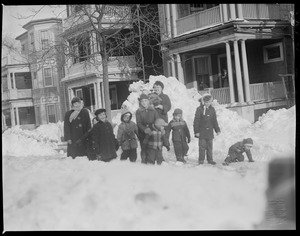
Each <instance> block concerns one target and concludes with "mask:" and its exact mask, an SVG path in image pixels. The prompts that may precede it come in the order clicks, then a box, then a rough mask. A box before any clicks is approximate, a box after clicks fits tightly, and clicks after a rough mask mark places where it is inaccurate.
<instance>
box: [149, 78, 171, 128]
mask: <svg viewBox="0 0 300 236" xmlns="http://www.w3.org/2000/svg"><path fill="white" fill-rule="evenodd" d="M153 90H154V93H156V94H157V95H158V96H159V98H160V99H161V102H160V104H157V105H155V106H154V108H155V110H156V111H157V113H158V115H159V117H160V118H162V119H164V121H165V122H167V123H168V112H169V111H170V110H171V100H170V98H169V96H168V95H167V94H164V93H163V90H164V84H163V82H161V81H159V80H157V81H156V82H155V83H154V84H153Z"/></svg>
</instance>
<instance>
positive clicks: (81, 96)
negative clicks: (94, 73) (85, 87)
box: [75, 89, 83, 98]
mask: <svg viewBox="0 0 300 236" xmlns="http://www.w3.org/2000/svg"><path fill="white" fill-rule="evenodd" d="M75 96H76V97H79V98H83V94H82V89H76V90H75Z"/></svg>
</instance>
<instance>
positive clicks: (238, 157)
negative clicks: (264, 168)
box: [223, 138, 254, 166]
mask: <svg viewBox="0 0 300 236" xmlns="http://www.w3.org/2000/svg"><path fill="white" fill-rule="evenodd" d="M252 147H253V140H252V139H251V138H247V139H244V140H243V141H241V142H237V143H235V144H233V145H232V146H231V147H230V148H229V151H228V154H227V157H226V159H225V160H224V162H223V165H226V166H228V165H229V163H231V162H240V161H244V155H243V153H244V152H245V153H246V155H247V157H248V159H249V162H254V160H253V159H252V154H251V151H250V149H251V148H252Z"/></svg>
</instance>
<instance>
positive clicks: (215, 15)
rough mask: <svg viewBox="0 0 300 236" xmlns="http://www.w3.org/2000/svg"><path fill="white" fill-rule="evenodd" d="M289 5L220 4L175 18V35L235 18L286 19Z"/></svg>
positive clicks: (287, 18)
mask: <svg viewBox="0 0 300 236" xmlns="http://www.w3.org/2000/svg"><path fill="white" fill-rule="evenodd" d="M230 5H231V6H230ZM238 5H239V6H238ZM291 5H293V4H220V5H218V6H215V7H212V8H209V9H206V10H203V11H199V12H196V13H193V14H191V15H187V16H184V17H181V18H179V19H177V20H176V27H177V35H181V34H184V33H187V32H189V31H194V30H199V29H200V30H201V29H204V28H206V27H211V26H214V25H218V24H222V23H225V22H227V21H231V20H235V19H239V20H241V19H245V20H284V21H288V20H289V14H290V13H289V12H290V10H291V9H293V7H292V6H291ZM232 11H234V13H231V12H232ZM234 15H235V17H233V16H234ZM226 17H227V18H226Z"/></svg>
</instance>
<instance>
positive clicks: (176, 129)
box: [166, 108, 191, 163]
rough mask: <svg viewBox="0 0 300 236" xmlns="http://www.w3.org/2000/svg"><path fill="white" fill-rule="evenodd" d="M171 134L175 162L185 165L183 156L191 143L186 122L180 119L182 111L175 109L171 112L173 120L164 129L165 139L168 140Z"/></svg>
mask: <svg viewBox="0 0 300 236" xmlns="http://www.w3.org/2000/svg"><path fill="white" fill-rule="evenodd" d="M171 130H172V131H173V132H172V141H173V145H174V151H175V155H176V160H177V161H181V162H183V163H186V161H185V159H184V156H186V155H187V152H188V150H189V146H188V143H189V142H190V141H191V135H190V131H189V128H188V126H187V124H186V122H185V121H184V120H183V119H182V110H181V109H178V108H177V109H175V110H174V112H173V120H171V121H170V122H169V124H168V127H167V128H166V137H167V139H168V140H169V136H170V132H171Z"/></svg>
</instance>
